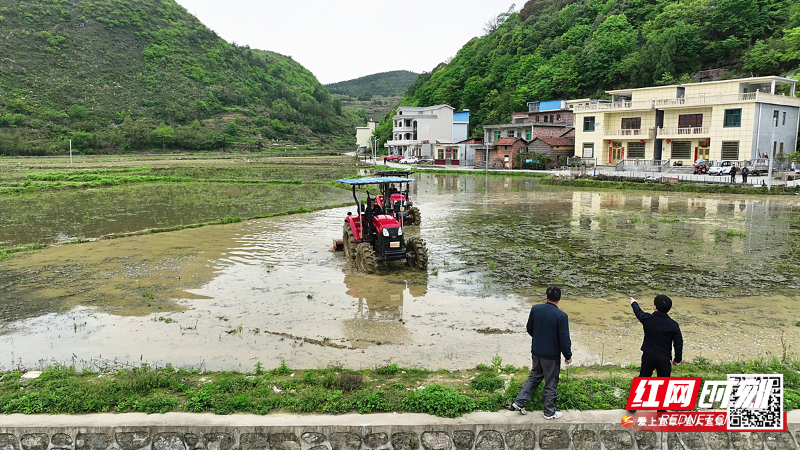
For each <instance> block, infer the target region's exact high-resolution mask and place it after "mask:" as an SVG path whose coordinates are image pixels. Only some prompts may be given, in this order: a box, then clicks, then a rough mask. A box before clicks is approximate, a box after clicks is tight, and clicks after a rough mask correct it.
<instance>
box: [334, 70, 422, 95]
mask: <svg viewBox="0 0 800 450" xmlns="http://www.w3.org/2000/svg"><path fill="white" fill-rule="evenodd" d="M418 76H419V74H418V73H414V72H409V71H407V70H395V71H392V72H382V73H375V74H372V75H367V76H364V77H360V78H355V79H352V80H347V81H340V82H338V83H331V84H326V85H325V87H326V88H328V90H329V91H330V92H331V94H340V95H347V96H349V97H353V98H357V99H359V100H369V99H371V98H372V97H374V96H380V97H394V96H400V95H403V93H404V92H405V91H406V89H407V88H408V87H409V86H410V85H411V83H413V82H414V80H416V79H417V77H418Z"/></svg>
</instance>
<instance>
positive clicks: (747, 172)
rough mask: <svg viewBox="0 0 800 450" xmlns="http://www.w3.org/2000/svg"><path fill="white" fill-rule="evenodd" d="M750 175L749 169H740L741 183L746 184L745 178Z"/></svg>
mask: <svg viewBox="0 0 800 450" xmlns="http://www.w3.org/2000/svg"><path fill="white" fill-rule="evenodd" d="M748 175H750V168H749V167H745V168H744V169H742V183H743V184H747V176H748Z"/></svg>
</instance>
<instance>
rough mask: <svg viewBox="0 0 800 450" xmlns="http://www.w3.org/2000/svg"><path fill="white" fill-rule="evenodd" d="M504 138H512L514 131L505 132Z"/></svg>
mask: <svg viewBox="0 0 800 450" xmlns="http://www.w3.org/2000/svg"><path fill="white" fill-rule="evenodd" d="M506 137H514V130H511V131H506Z"/></svg>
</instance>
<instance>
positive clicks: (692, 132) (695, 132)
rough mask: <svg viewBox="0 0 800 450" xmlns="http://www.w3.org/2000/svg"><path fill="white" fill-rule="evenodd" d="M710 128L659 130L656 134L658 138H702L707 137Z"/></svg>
mask: <svg viewBox="0 0 800 450" xmlns="http://www.w3.org/2000/svg"><path fill="white" fill-rule="evenodd" d="M710 130H711V128H710V127H693V128H659V129H658V132H657V136H658V137H673V136H703V135H708V134H709V132H710Z"/></svg>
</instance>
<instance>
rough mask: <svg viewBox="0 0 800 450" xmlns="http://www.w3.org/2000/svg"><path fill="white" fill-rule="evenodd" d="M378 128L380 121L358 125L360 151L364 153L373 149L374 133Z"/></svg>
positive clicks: (358, 147)
mask: <svg viewBox="0 0 800 450" xmlns="http://www.w3.org/2000/svg"><path fill="white" fill-rule="evenodd" d="M376 128H378V122H376V121H374V120H369V121H367V126H365V127H356V148H357V149H358V152H359V153H364V152H366V151H367V150H368V149H369V150H371V149H372V141H371V140H372V133H373V132H374V131H375V129H376Z"/></svg>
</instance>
